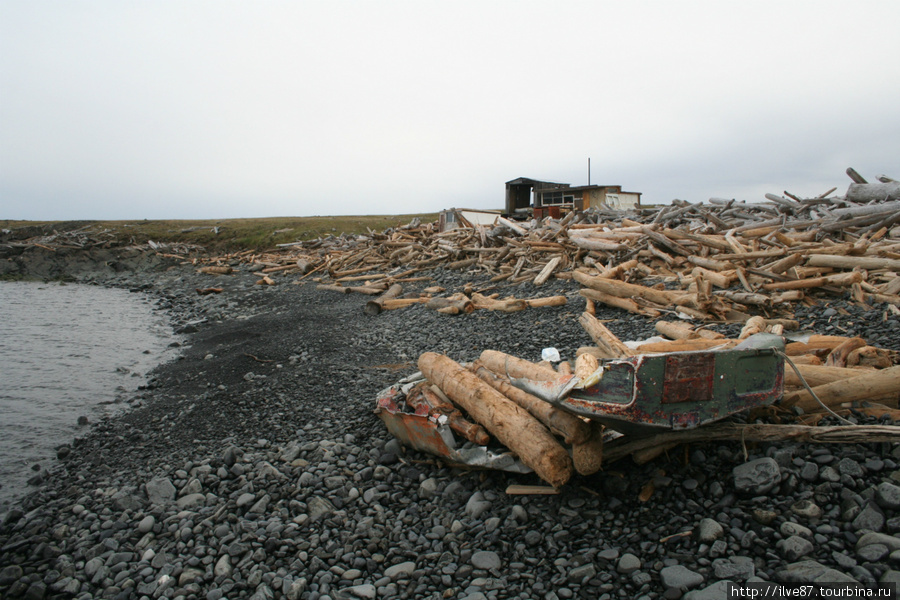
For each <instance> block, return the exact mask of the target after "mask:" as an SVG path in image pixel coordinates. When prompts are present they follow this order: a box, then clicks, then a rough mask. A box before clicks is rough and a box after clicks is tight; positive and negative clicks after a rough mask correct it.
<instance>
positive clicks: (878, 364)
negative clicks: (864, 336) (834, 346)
mask: <svg viewBox="0 0 900 600" xmlns="http://www.w3.org/2000/svg"><path fill="white" fill-rule="evenodd" d="M893 354H894V353H892V352H891V351H890V350H885V349H883V348H875V347H874V346H863V347H862V348H857V349H856V350H854V351H852V352H851V353H850V354H849V355H848V356H847V366H848V367H855V366H867V367H875V368H878V369H887V368H888V367H890V366H892V365H893V364H894V361H893V356H892V355H893Z"/></svg>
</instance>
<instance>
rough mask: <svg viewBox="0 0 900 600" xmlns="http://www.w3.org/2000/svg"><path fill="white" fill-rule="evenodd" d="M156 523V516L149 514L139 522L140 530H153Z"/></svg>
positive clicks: (144, 531) (147, 531)
mask: <svg viewBox="0 0 900 600" xmlns="http://www.w3.org/2000/svg"><path fill="white" fill-rule="evenodd" d="M154 525H156V518H154V516H153V515H147V516H146V517H144V518H143V519H141V522H140V523H138V531H140V532H141V533H149V532H150V531H152V530H153V526H154Z"/></svg>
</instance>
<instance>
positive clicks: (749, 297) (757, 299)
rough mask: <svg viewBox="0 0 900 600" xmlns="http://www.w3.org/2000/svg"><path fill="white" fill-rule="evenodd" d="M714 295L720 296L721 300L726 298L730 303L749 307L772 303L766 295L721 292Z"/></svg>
mask: <svg viewBox="0 0 900 600" xmlns="http://www.w3.org/2000/svg"><path fill="white" fill-rule="evenodd" d="M716 295H717V296H722V297H723V298H728V299H729V300H731V301H732V302H737V303H738V304H746V305H749V306H768V305H769V303H770V302H771V301H772V298H771V297H769V296H767V295H766V294H756V293H751V292H729V291H722V292H716Z"/></svg>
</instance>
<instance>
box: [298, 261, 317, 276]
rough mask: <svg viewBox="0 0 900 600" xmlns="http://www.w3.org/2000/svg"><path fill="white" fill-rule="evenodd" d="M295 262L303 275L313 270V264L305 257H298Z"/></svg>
mask: <svg viewBox="0 0 900 600" xmlns="http://www.w3.org/2000/svg"><path fill="white" fill-rule="evenodd" d="M295 264H296V265H297V269H298V270H299V271H300V274H301V275H306V274H307V273H309V272H310V271H312V270H313V264H312V263H311V262H309V261H308V260H306V259H304V258H298V259H297V262H296V263H295Z"/></svg>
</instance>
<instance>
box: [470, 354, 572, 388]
mask: <svg viewBox="0 0 900 600" xmlns="http://www.w3.org/2000/svg"><path fill="white" fill-rule="evenodd" d="M479 360H480V361H481V364H483V365H484V366H485V367H487V368H488V369H490V370H491V371H493V372H494V373H496V374H498V375H503V376H504V377H515V378H525V379H533V380H535V381H556V380H557V379H559V373H557V372H556V371H554V370H553V369H547V368H545V367H541V366H539V365H536V364H535V363H533V362H530V361H527V360H525V359H523V358H518V357H516V356H512V355H510V354H506V353H503V352H499V351H497V350H485V351H483V352H482V353H481V356H480V357H479Z"/></svg>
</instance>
